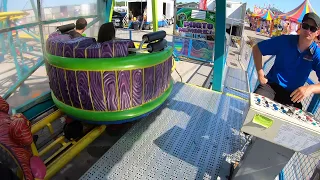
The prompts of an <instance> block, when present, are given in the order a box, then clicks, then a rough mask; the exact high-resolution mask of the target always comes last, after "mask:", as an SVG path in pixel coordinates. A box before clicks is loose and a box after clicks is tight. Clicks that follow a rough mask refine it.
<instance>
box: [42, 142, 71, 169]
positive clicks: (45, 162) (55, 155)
mask: <svg viewBox="0 0 320 180" xmlns="http://www.w3.org/2000/svg"><path fill="white" fill-rule="evenodd" d="M70 144H71V142H67V143H65V144H63V145H62V147H61V148H60V149H59V150H57V151H56V152H55V153H54V154H52V155H51V156H50V157H49V158H47V159H46V160H45V161H44V164H46V165H47V164H48V162H50V161H51V160H52V159H53V158H55V157H57V155H58V154H59V153H61V152H62V151H63V150H65V149H66V148H67V147H68V146H69V145H70ZM56 159H58V160H60V157H59V158H56Z"/></svg>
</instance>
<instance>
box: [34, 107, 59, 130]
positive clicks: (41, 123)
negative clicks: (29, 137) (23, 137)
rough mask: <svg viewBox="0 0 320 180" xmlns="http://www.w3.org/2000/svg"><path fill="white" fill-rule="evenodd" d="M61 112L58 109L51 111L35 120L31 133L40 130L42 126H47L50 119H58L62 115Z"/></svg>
mask: <svg viewBox="0 0 320 180" xmlns="http://www.w3.org/2000/svg"><path fill="white" fill-rule="evenodd" d="M62 114H63V113H62V112H61V111H60V110H56V111H55V112H53V113H51V114H50V115H49V116H47V117H45V118H43V119H42V120H41V121H39V122H37V123H36V124H35V125H33V126H32V127H31V133H32V134H35V133H36V132H38V131H40V130H41V129H42V128H44V127H45V126H47V125H48V124H49V123H51V122H52V121H54V120H56V119H58V118H59V117H61V116H62Z"/></svg>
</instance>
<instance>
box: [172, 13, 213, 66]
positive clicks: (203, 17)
mask: <svg viewBox="0 0 320 180" xmlns="http://www.w3.org/2000/svg"><path fill="white" fill-rule="evenodd" d="M215 17H216V16H215V13H214V12H210V11H202V10H193V9H189V8H182V9H180V10H179V11H178V12H177V17H176V20H177V21H176V23H177V24H176V30H177V33H178V35H179V36H180V37H181V38H175V41H174V42H175V50H176V53H178V54H180V55H183V56H187V57H190V58H193V59H199V60H203V61H213V59H212V56H213V48H214V32H215ZM198 39H199V40H198Z"/></svg>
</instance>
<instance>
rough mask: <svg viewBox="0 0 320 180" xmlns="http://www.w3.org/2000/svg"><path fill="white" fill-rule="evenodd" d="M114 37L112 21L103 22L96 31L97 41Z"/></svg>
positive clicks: (114, 30) (114, 31)
mask: <svg viewBox="0 0 320 180" xmlns="http://www.w3.org/2000/svg"><path fill="white" fill-rule="evenodd" d="M115 38H116V29H115V28H114V25H113V23H112V22H108V23H104V24H102V25H101V26H100V29H99V33H98V42H99V43H103V42H106V41H111V40H114V39H115Z"/></svg>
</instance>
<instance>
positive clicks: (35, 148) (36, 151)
mask: <svg viewBox="0 0 320 180" xmlns="http://www.w3.org/2000/svg"><path fill="white" fill-rule="evenodd" d="M31 151H32V154H33V155H34V156H39V152H38V150H37V147H36V145H35V144H34V142H32V144H31Z"/></svg>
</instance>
